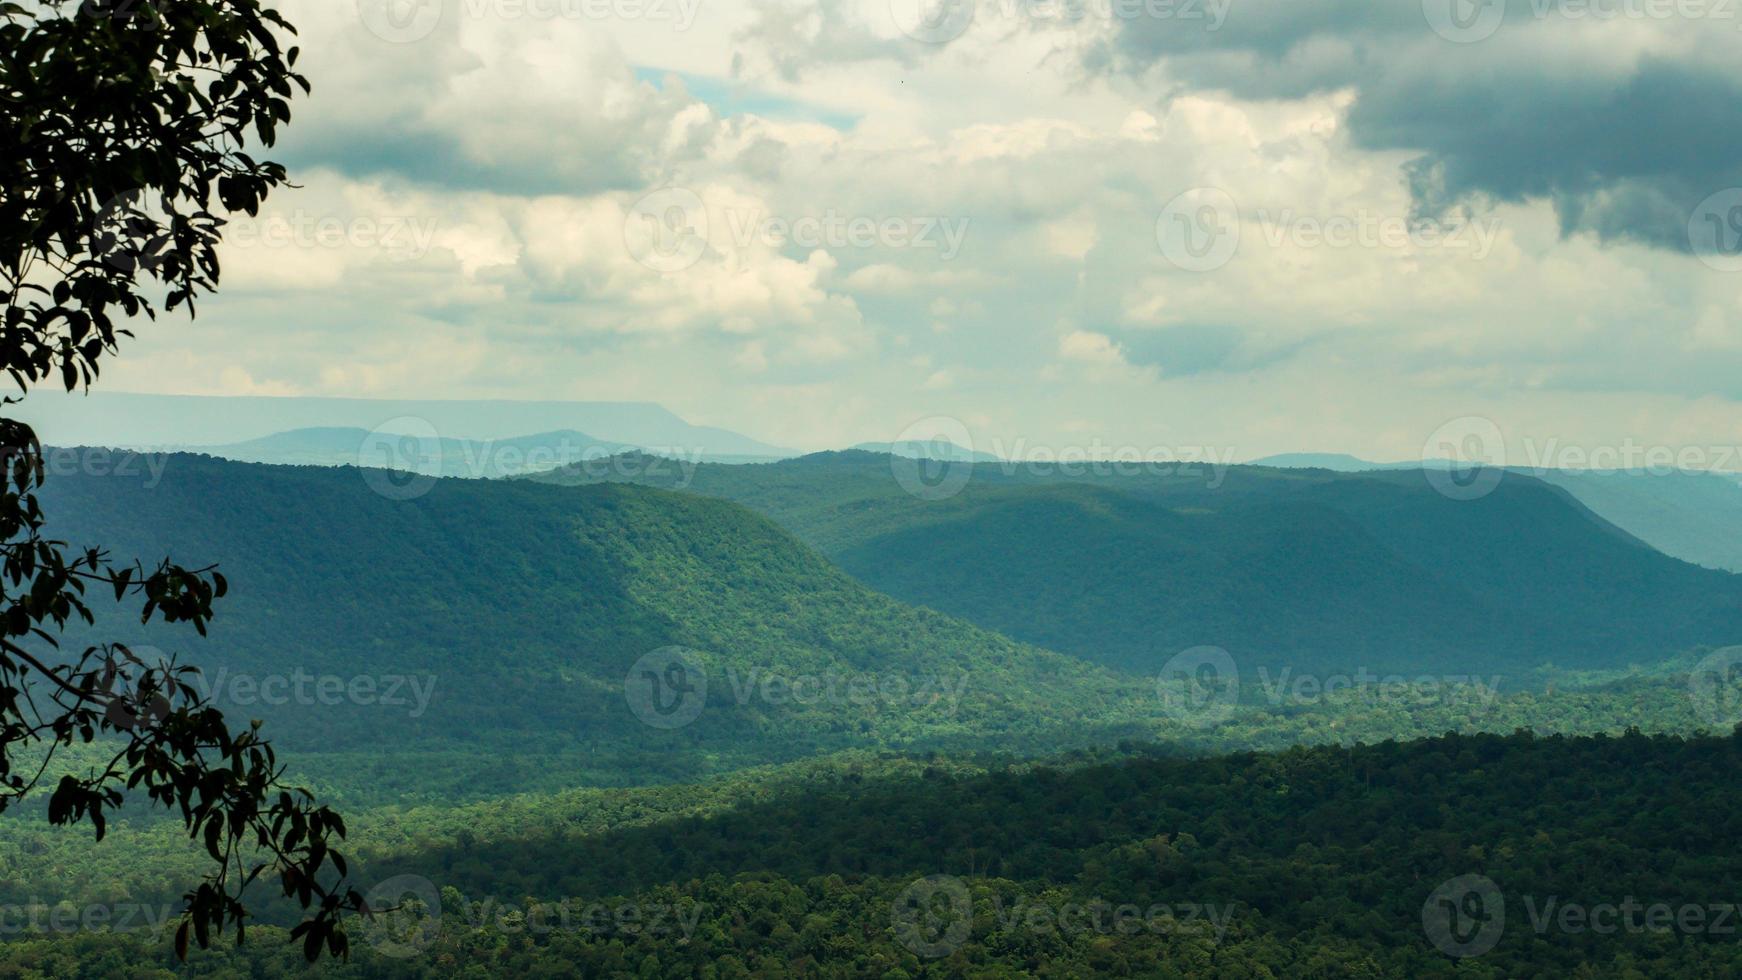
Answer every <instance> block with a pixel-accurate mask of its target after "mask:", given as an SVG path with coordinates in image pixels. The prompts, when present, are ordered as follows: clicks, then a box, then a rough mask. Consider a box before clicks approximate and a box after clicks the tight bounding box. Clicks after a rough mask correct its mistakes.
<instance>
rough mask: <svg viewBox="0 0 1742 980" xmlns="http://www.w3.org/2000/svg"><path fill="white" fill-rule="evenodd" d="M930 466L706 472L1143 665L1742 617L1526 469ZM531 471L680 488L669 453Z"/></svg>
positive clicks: (1045, 628)
mask: <svg viewBox="0 0 1742 980" xmlns="http://www.w3.org/2000/svg"><path fill="white" fill-rule="evenodd" d="M957 465H958V466H960V465H962V464H957ZM920 466H921V464H915V463H912V462H911V461H903V460H893V461H892V458H891V457H890V456H887V455H875V454H870V453H860V452H846V453H824V454H815V455H812V456H807V457H801V458H799V459H795V460H788V461H783V462H779V463H769V464H761V465H756V466H743V467H732V466H715V465H703V466H699V467H696V468H695V469H694V471H693V473H690V474H686V477H687V479H688V481H689V482H688V484H687V489H689V490H690V491H692V492H695V493H700V494H707V495H713V496H720V497H725V498H728V499H732V500H737V501H740V502H742V503H745V504H746V505H748V506H750V507H752V508H753V509H756V510H758V511H760V512H762V513H764V514H766V515H768V516H769V517H771V518H773V519H774V520H776V521H778V522H780V523H781V524H783V525H784V526H786V527H788V528H789V529H791V530H792V531H793V532H794V533H796V534H798V535H799V536H800V537H801V538H803V539H804V540H806V541H808V542H810V543H811V544H813V545H814V546H816V547H817V548H819V549H820V550H821V551H823V553H824V554H827V555H829V556H830V557H831V558H833V559H834V560H835V561H836V562H838V563H839V564H840V565H841V566H842V567H843V568H845V569H847V570H848V571H850V572H852V573H853V574H854V575H856V576H858V577H859V578H860V579H862V580H863V581H865V582H867V583H868V584H870V585H872V586H874V587H876V588H878V589H881V590H883V591H886V592H888V593H890V594H891V595H894V596H897V597H899V598H902V599H905V600H907V601H910V602H914V603H919V604H922V605H927V606H931V607H933V608H936V609H940V610H943V611H945V612H949V613H951V614H953V615H956V616H960V617H963V618H965V619H969V620H971V621H973V622H976V623H979V624H981V625H984V626H987V627H990V628H993V629H996V630H999V631H1001V632H1005V633H1007V634H1009V635H1011V636H1014V637H1016V638H1018V639H1023V640H1028V641H1030V642H1034V643H1037V644H1040V645H1043V646H1047V647H1049V648H1051V649H1055V650H1061V651H1064V652H1068V653H1073V654H1076V655H1078V656H1081V657H1083V658H1085V659H1088V660H1091V661H1094V662H1096V663H1101V664H1106V665H1110V666H1115V667H1119V668H1123V669H1130V670H1138V671H1150V670H1154V669H1156V668H1157V667H1158V666H1159V665H1160V664H1161V663H1162V662H1164V661H1166V660H1167V659H1168V658H1169V657H1170V656H1171V655H1172V654H1174V653H1175V652H1177V651H1179V650H1181V649H1184V648H1187V647H1191V646H1195V645H1199V644H1213V645H1216V646H1221V647H1225V648H1227V649H1229V650H1230V651H1232V652H1233V653H1234V655H1235V656H1236V658H1237V659H1238V660H1239V662H1240V663H1242V664H1260V665H1269V666H1270V667H1271V668H1272V669H1281V668H1283V667H1288V666H1292V667H1293V668H1295V669H1297V670H1306V669H1332V668H1335V669H1344V670H1348V669H1354V668H1355V667H1357V666H1366V667H1369V668H1372V669H1379V670H1405V671H1408V670H1433V671H1444V670H1478V669H1485V668H1505V669H1507V670H1511V671H1521V670H1528V669H1529V668H1530V667H1532V666H1535V665H1540V664H1545V663H1554V664H1557V665H1559V666H1562V667H1614V666H1619V665H1624V664H1628V663H1636V662H1637V663H1650V662H1655V661H1658V660H1661V659H1662V658H1664V657H1666V656H1668V655H1670V654H1672V653H1674V652H1676V651H1678V650H1681V649H1685V648H1687V647H1690V646H1693V645H1696V644H1702V643H1704V644H1713V645H1726V644H1728V643H1731V642H1734V639H1735V638H1736V637H1739V636H1742V578H1738V577H1737V576H1733V575H1730V574H1727V573H1723V572H1716V571H1711V570H1707V569H1701V568H1697V567H1694V566H1692V565H1689V564H1686V563H1683V562H1680V561H1677V560H1675V559H1672V558H1669V557H1667V556H1664V555H1662V554H1660V553H1658V552H1656V551H1654V550H1653V549H1651V548H1650V547H1648V546H1646V545H1645V544H1644V543H1642V542H1640V541H1639V540H1637V539H1636V538H1634V537H1632V536H1631V535H1628V534H1627V533H1625V532H1623V531H1621V530H1620V529H1618V528H1616V527H1614V526H1613V525H1611V524H1609V523H1608V522H1606V521H1604V520H1602V519H1601V518H1599V517H1598V516H1596V515H1595V514H1593V513H1592V512H1591V511H1590V510H1588V509H1587V508H1585V507H1584V506H1583V505H1582V504H1580V503H1579V502H1578V501H1577V500H1575V499H1574V498H1573V497H1572V496H1571V495H1570V494H1569V493H1567V492H1566V491H1564V490H1561V489H1559V488H1557V487H1553V486H1550V485H1548V484H1546V483H1543V482H1541V481H1538V480H1534V479H1531V478H1529V477H1525V476H1522V475H1519V474H1507V476H1506V478H1505V479H1504V480H1502V481H1501V483H1500V484H1499V485H1498V486H1497V487H1496V489H1495V490H1494V491H1493V492H1492V493H1490V494H1489V495H1487V496H1486V497H1483V498H1481V499H1478V500H1453V499H1450V498H1448V497H1446V496H1444V495H1442V494H1440V493H1438V492H1437V491H1436V490H1434V489H1433V487H1431V486H1430V485H1429V484H1428V482H1427V481H1426V480H1425V479H1424V477H1423V474H1422V473H1421V471H1419V470H1418V471H1414V472H1409V471H1396V472H1376V473H1371V474H1362V475H1345V474H1336V473H1330V472H1325V471H1303V470H1287V469H1274V468H1265V467H1251V466H1236V467H1231V468H1229V469H1227V470H1226V471H1225V472H1221V473H1220V474H1218V473H1215V472H1213V471H1211V470H1209V469H1208V468H1203V467H1196V468H1188V469H1185V470H1174V471H1171V472H1167V473H1157V472H1149V473H1141V474H1132V475H1075V476H1073V475H1069V473H1068V472H1067V471H1064V470H1060V469H1059V468H1052V467H1042V466H1039V465H1038V464H1033V465H1031V464H1023V465H1012V466H1007V467H999V466H977V465H976V466H973V467H972V468H971V469H972V475H971V478H969V479H967V480H966V482H965V483H964V484H963V485H962V487H961V489H960V491H959V492H957V493H955V494H954V495H952V496H948V497H946V498H944V499H937V500H928V499H923V498H922V497H920V496H915V495H914V494H913V493H910V492H908V490H907V489H906V488H904V486H903V485H902V484H903V481H902V480H900V479H898V474H900V473H903V472H907V471H904V470H903V467H914V469H913V470H912V471H911V473H912V474H913V475H915V476H917V474H918V473H919V467H920ZM621 472H622V473H631V470H630V469H629V468H624V469H622V471H621ZM958 472H959V471H958ZM530 479H536V480H543V481H553V482H558V481H565V480H566V481H572V482H580V483H585V482H595V481H597V480H600V479H632V480H638V481H640V482H649V483H654V484H664V485H667V486H677V485H678V484H677V479H678V475H677V474H676V473H671V474H670V475H663V474H659V473H657V471H656V470H654V469H652V468H650V469H649V470H648V471H647V472H645V473H631V475H628V476H624V475H620V474H611V475H606V474H604V471H603V470H601V469H600V468H597V467H595V468H592V469H591V471H590V472H585V473H583V472H581V471H580V470H578V469H574V468H571V469H566V470H559V471H555V472H553V473H550V474H544V475H540V476H535V477H531V478H530ZM944 479H947V477H945V478H944ZM907 482H908V483H909V485H910V486H911V485H912V481H911V480H909V481H907Z"/></svg>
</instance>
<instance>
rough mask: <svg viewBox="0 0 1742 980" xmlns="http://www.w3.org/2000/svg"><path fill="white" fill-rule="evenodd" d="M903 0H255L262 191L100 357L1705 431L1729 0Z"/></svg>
mask: <svg viewBox="0 0 1742 980" xmlns="http://www.w3.org/2000/svg"><path fill="white" fill-rule="evenodd" d="M932 2H933V0H926V3H925V4H922V2H921V0H822V2H820V3H816V2H810V3H799V2H792V3H787V2H781V0H424V3H423V4H422V5H416V4H409V5H408V4H407V0H361V2H359V0H291V2H288V3H285V4H283V5H281V9H283V10H284V12H285V13H286V15H287V16H289V17H290V18H291V19H292V20H293V22H295V23H296V24H297V25H298V26H299V27H300V29H301V44H302V46H303V50H304V58H303V61H302V63H301V67H302V69H303V70H304V71H305V72H306V73H307V74H308V76H309V78H310V81H311V82H312V83H313V85H314V86H315V91H314V94H313V95H312V96H311V97H309V98H307V99H303V100H300V101H299V102H298V103H297V104H296V105H295V106H294V115H295V118H294V120H293V122H292V124H291V126H290V128H289V132H288V135H287V136H286V138H285V140H284V141H283V142H281V143H280V146H279V147H278V152H277V154H276V158H277V159H279V160H281V161H283V162H285V163H286V164H287V165H289V166H290V168H291V172H292V176H293V179H294V180H296V181H297V183H299V184H300V185H301V186H300V188H299V189H294V190H285V191H281V192H280V193H278V194H277V195H276V196H275V197H274V198H273V199H272V200H271V201H270V202H269V204H268V206H267V209H266V211H265V212H264V213H263V214H262V216H261V220H260V221H258V222H252V223H248V222H244V223H239V224H238V225H237V226H236V227H235V228H234V229H233V232H232V238H233V240H232V242H231V243H230V244H229V245H227V246H226V249H225V251H224V253H223V258H224V274H223V287H222V290H221V293H220V295H219V296H218V297H215V298H213V299H211V300H209V301H207V302H206V303H205V304H204V306H203V307H202V308H201V314H200V317H199V319H198V321H197V322H195V323H192V324H189V323H187V322H186V321H185V320H180V319H176V318H167V319H165V320H163V321H160V322H159V323H157V324H154V325H147V326H144V327H142V328H141V330H140V338H139V340H137V341H136V342H134V343H133V344H132V345H131V346H130V347H129V348H128V349H127V350H126V351H125V352H124V356H122V357H121V358H119V359H117V360H116V361H115V362H113V363H112V365H111V366H110V367H109V368H108V369H107V370H106V371H105V375H104V378H103V380H102V387H103V388H106V389H108V390H126V391H149V392H178V393H211V394H245V393H261V394H306V395H353V396H365V397H395V398H411V397H441V398H470V397H492V398H501V397H508V398H528V399H554V398H572V399H588V400H591V399H611V400H617V399H632V400H647V401H657V402H660V403H662V404H664V405H666V406H667V407H669V408H671V409H672V410H674V411H676V412H678V413H679V414H681V415H683V416H685V417H686V418H688V419H690V420H691V421H694V422H699V423H707V424H713V425H720V426H726V427H729V428H734V429H738V430H741V431H744V432H748V433H750V434H753V435H755V436H757V437H759V438H762V439H765V440H768V441H770V442H774V443H778V444H783V445H788V446H794V447H798V448H821V447H825V446H831V445H841V444H845V443H849V442H854V441H859V440H872V439H876V440H888V439H892V438H895V437H896V436H897V435H898V434H899V433H901V432H903V430H904V429H906V427H908V426H909V425H910V423H913V422H915V420H918V419H924V418H930V417H949V418H954V419H959V420H961V421H962V422H963V424H964V425H965V426H966V428H967V429H968V431H969V432H971V433H972V435H973V437H974V439H975V441H976V443H977V444H978V445H981V446H986V445H987V444H989V443H991V442H993V441H999V442H1001V444H1002V446H1003V447H1004V448H1006V449H1008V448H1010V447H1012V446H1013V445H1015V444H1018V443H1026V444H1028V445H1031V446H1033V445H1049V446H1054V447H1064V446H1096V445H1100V446H1111V447H1127V446H1131V447H1140V448H1144V449H1148V448H1152V447H1160V446H1169V447H1179V446H1213V447H1222V451H1224V452H1227V451H1232V452H1233V453H1235V454H1236V455H1237V456H1238V457H1239V458H1252V457H1255V456H1259V455H1263V454H1266V453H1271V452H1280V451H1287V450H1320V451H1344V452H1353V453H1357V454H1363V455H1367V456H1372V457H1382V458H1407V457H1412V456H1415V455H1416V454H1418V453H1419V452H1421V450H1422V447H1423V445H1424V444H1425V443H1426V442H1427V441H1428V440H1429V439H1430V437H1432V436H1433V434H1434V433H1435V432H1436V430H1440V429H1442V427H1444V426H1446V425H1447V424H1448V423H1451V424H1452V425H1453V428H1454V429H1457V428H1458V427H1459V426H1466V427H1467V426H1468V425H1469V423H1468V422H1457V421H1455V420H1460V419H1468V418H1469V417H1480V418H1483V419H1488V420H1491V421H1492V422H1493V423H1494V425H1495V426H1496V427H1497V429H1498V430H1499V431H1500V432H1502V433H1504V436H1505V438H1506V440H1507V442H1508V445H1509V447H1511V452H1512V453H1513V454H1514V461H1517V460H1518V459H1519V456H1520V454H1522V453H1525V452H1529V451H1531V450H1530V449H1529V446H1536V447H1541V446H1544V445H1548V444H1550V443H1551V441H1556V440H1558V442H1559V444H1562V445H1568V444H1572V445H1581V446H1586V447H1602V446H1611V445H1617V444H1621V443H1623V442H1627V441H1631V442H1634V443H1639V444H1645V445H1665V446H1672V447H1686V446H1701V447H1711V446H1724V445H1736V444H1738V443H1742V412H1739V411H1738V400H1739V399H1742V271H1739V270H1742V256H1738V255H1737V251H1738V249H1737V242H1738V240H1739V238H1742V189H1739V188H1742V59H1739V58H1738V57H1737V52H1738V45H1742V30H1739V29H1742V9H1737V8H1738V7H1742V3H1738V2H1737V0H1593V2H1591V3H1582V2H1572V0H1569V2H1566V3H1559V4H1557V3H1554V2H1551V0H1513V2H1512V3H1511V4H1510V6H1506V5H1504V4H1502V3H1501V2H1500V0H1493V2H1490V3H1488V4H1486V5H1484V4H1483V3H1482V2H1481V0H1396V2H1386V3H1375V2H1373V0H1312V2H1299V0H1090V2H1087V3H1080V2H1075V0H1073V2H1072V3H1061V2H1056V0H1032V2H1030V0H956V2H953V3H950V4H948V5H946V6H944V7H941V8H939V7H935V6H928V5H927V4H930V3H932ZM602 435H607V436H608V435H609V433H602ZM1736 465H1738V464H1735V463H1733V464H1732V465H1731V468H1735V466H1736Z"/></svg>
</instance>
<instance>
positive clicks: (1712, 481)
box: [1252, 453, 1742, 572]
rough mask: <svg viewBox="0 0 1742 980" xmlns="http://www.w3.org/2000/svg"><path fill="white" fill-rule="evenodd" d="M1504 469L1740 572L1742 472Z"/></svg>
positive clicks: (1676, 553) (1667, 546) (1332, 461)
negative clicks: (1537, 481) (1534, 480)
mask: <svg viewBox="0 0 1742 980" xmlns="http://www.w3.org/2000/svg"><path fill="white" fill-rule="evenodd" d="M1252 465H1255V466H1277V467H1285V468H1287V467H1294V468H1314V469H1325V470H1332V471H1335V472H1339V473H1358V472H1364V471H1372V470H1408V469H1419V468H1420V467H1421V466H1422V465H1423V464H1421V463H1420V462H1413V463H1375V462H1372V461H1370V460H1364V459H1359V458H1357V457H1354V456H1350V455H1347V454H1343V453H1287V454H1284V455H1279V456H1267V457H1265V458H1264V459H1259V460H1253V463H1252ZM1439 465H1445V464H1443V463H1442V464H1439ZM1507 472H1508V473H1516V474H1519V475H1521V476H1524V477H1526V478H1535V479H1538V480H1541V481H1543V482H1544V483H1550V484H1553V485H1554V486H1557V487H1560V488H1562V489H1564V490H1566V491H1567V492H1568V493H1570V494H1572V495H1573V496H1574V497H1577V498H1578V500H1579V502H1580V503H1582V504H1584V505H1585V506H1586V507H1589V508H1591V510H1592V511H1594V512H1596V513H1597V514H1598V515H1599V516H1601V517H1602V518H1603V519H1604V520H1606V521H1609V522H1610V523H1612V524H1614V525H1615V526H1617V527H1619V528H1622V529H1623V530H1625V531H1627V532H1628V533H1630V534H1633V535H1634V536H1636V537H1638V538H1639V539H1640V540H1642V541H1644V542H1646V543H1647V544H1650V545H1651V546H1652V547H1654V548H1656V549H1658V550H1659V551H1662V552H1663V553H1664V554H1666V555H1670V556H1672V557H1675V558H1680V559H1681V560H1683V561H1688V562H1693V563H1694V564H1696V565H1703V566H1705V567H1706V568H1721V569H1724V570H1726V571H1731V572H1742V474H1736V473H1706V472H1694V471H1682V470H1670V471H1649V470H1557V469H1537V468H1534V467H1530V468H1511V469H1509V470H1508V471H1507Z"/></svg>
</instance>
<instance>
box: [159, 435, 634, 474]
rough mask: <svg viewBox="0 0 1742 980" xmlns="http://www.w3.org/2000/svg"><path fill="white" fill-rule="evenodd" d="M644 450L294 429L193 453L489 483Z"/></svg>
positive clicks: (571, 438)
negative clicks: (413, 473) (466, 478)
mask: <svg viewBox="0 0 1742 980" xmlns="http://www.w3.org/2000/svg"><path fill="white" fill-rule="evenodd" d="M639 448H640V447H637V446H631V445H628V444H626V443H621V442H608V441H606V440H603V439H598V438H595V437H594V436H590V435H587V434H586V433H584V432H576V431H575V430H573V429H567V430H564V431H561V432H543V433H539V434H536V435H530V436H520V437H518V438H513V439H485V440H478V439H444V438H433V439H432V438H429V437H423V438H420V437H418V436H416V435H411V434H395V433H381V432H370V431H369V430H367V429H357V428H330V429H329V428H316V429H293V430H291V431H289V432H278V433H274V434H272V435H269V436H262V437H261V438H259V439H250V440H248V441H246V442H238V443H232V444H230V445H225V446H199V447H195V448H194V450H193V451H196V452H202V453H205V454H207V455H210V456H218V457H221V458H223V459H231V460H236V461H237V462H243V463H274V464H279V465H287V466H374V467H381V468H388V469H401V470H406V471H409V472H415V473H421V474H426V475H429V476H454V477H472V478H490V477H501V476H509V475H513V474H518V473H529V472H536V471H539V470H548V469H551V468H553V467H556V466H560V465H563V464H566V463H573V462H576V461H579V460H584V459H597V458H601V457H605V456H611V455H615V454H618V453H622V452H625V451H630V450H636V449H639Z"/></svg>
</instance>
